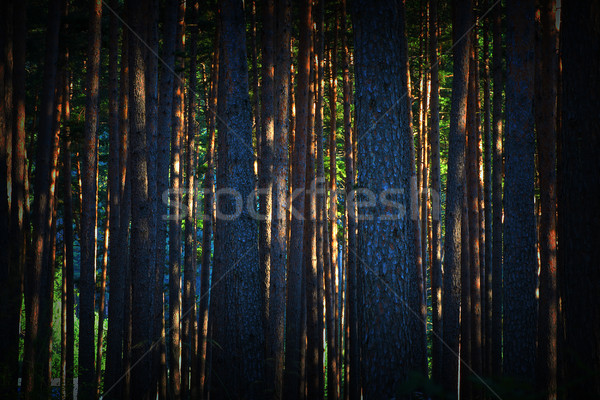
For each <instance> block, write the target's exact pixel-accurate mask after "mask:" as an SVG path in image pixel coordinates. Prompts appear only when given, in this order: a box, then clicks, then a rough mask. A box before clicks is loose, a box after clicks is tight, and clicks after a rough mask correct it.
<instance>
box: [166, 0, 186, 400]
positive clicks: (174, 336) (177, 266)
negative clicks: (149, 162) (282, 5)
mask: <svg viewBox="0 0 600 400" xmlns="http://www.w3.org/2000/svg"><path fill="white" fill-rule="evenodd" d="M184 18H185V2H179V10H178V14H177V39H176V42H175V52H176V53H179V54H177V56H178V58H177V59H176V61H175V65H176V67H177V68H178V69H180V70H183V68H184V59H183V57H182V55H181V53H182V52H183V51H184V49H185V22H184ZM173 90H174V92H173V114H172V121H173V122H172V123H173V125H172V131H171V188H170V190H171V191H172V193H171V195H170V196H169V198H170V204H171V208H170V215H169V330H170V343H169V371H170V372H171V373H170V376H169V379H170V396H171V397H173V398H174V399H175V400H177V399H179V397H180V396H181V372H180V369H179V358H180V357H181V347H180V326H179V325H180V321H181V210H180V207H181V193H180V189H181V173H182V171H181V162H182V160H181V140H182V137H183V129H184V121H183V120H184V82H182V81H181V79H176V80H175V84H174V88H173Z"/></svg>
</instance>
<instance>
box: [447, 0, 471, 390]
mask: <svg viewBox="0 0 600 400" xmlns="http://www.w3.org/2000/svg"><path fill="white" fill-rule="evenodd" d="M452 21H453V29H452V37H453V43H454V46H453V56H454V63H453V79H452V105H451V110H450V133H449V136H448V140H449V148H448V177H447V189H446V190H447V191H446V193H447V194H446V214H445V217H446V221H445V222H446V223H445V228H446V229H445V231H446V234H445V240H444V278H443V279H444V282H443V285H444V292H443V297H442V310H443V314H442V318H443V321H444V330H443V340H444V342H445V343H446V344H447V346H445V347H444V352H443V356H442V359H443V371H444V381H443V384H444V389H445V390H446V391H447V392H448V393H457V390H458V379H459V377H458V364H459V361H458V360H457V358H456V354H458V352H459V334H460V325H459V316H460V313H459V309H460V305H461V302H460V298H461V279H460V277H461V231H462V229H461V221H462V219H463V212H462V208H463V197H464V187H465V142H466V140H465V139H466V122H467V120H466V111H467V92H468V90H467V86H468V76H469V49H470V45H471V44H470V42H471V40H470V37H469V35H467V37H465V38H464V39H462V40H459V39H461V38H462V36H463V35H465V34H466V33H467V30H468V29H469V27H470V26H471V1H467V2H462V3H460V4H458V3H457V4H456V5H454V7H453V10H452ZM462 350H464V349H462Z"/></svg>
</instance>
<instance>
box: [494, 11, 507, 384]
mask: <svg viewBox="0 0 600 400" xmlns="http://www.w3.org/2000/svg"><path fill="white" fill-rule="evenodd" d="M502 14H503V11H502V5H501V4H498V5H496V7H495V9H494V11H493V14H492V19H493V26H492V31H493V41H494V43H493V48H492V52H493V59H492V74H493V81H494V97H493V99H492V107H493V110H492V114H493V115H492V119H493V121H492V124H493V125H492V142H493V144H492V152H493V156H492V164H493V169H492V375H493V376H499V375H500V374H501V373H502V325H503V324H502V303H503V300H502V297H503V293H502V269H503V268H502V264H503V260H502V253H503V245H502V224H503V212H502V210H503V208H502V207H503V204H502V177H503V176H504V159H503V150H502V147H503V146H502V121H503V113H502V103H503V100H502V92H503V91H504V72H503V66H502V59H503V54H502V52H503V49H502Z"/></svg>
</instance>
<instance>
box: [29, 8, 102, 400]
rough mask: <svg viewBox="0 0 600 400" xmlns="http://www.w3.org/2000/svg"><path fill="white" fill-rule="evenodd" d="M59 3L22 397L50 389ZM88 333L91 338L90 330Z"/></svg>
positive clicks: (42, 127)
mask: <svg viewBox="0 0 600 400" xmlns="http://www.w3.org/2000/svg"><path fill="white" fill-rule="evenodd" d="M60 7H61V2H60V0H56V1H52V2H51V3H50V8H49V11H48V30H47V34H46V50H45V56H44V78H43V86H42V92H41V99H40V108H39V112H40V115H39V132H38V136H37V154H36V162H35V165H36V173H35V183H34V185H35V186H34V187H35V196H34V199H33V210H32V211H33V216H32V225H33V230H32V232H33V234H32V247H31V251H30V254H29V261H28V268H27V269H28V271H27V279H26V282H25V284H26V286H25V287H26V289H25V293H26V297H25V300H26V304H25V309H26V313H27V320H26V332H25V349H24V355H23V384H22V385H21V390H22V391H23V392H24V394H25V398H26V399H27V398H31V397H34V396H39V397H44V396H47V395H48V393H49V390H50V385H49V384H50V383H49V382H47V379H46V377H45V376H44V371H46V370H47V367H46V368H44V364H45V363H47V362H48V346H49V344H48V341H49V340H50V338H49V335H48V332H47V329H45V324H44V318H43V316H42V314H44V311H45V309H46V307H47V302H48V298H47V296H46V293H45V292H42V290H43V283H44V282H47V280H48V274H49V268H48V267H49V265H48V262H47V258H46V257H44V256H47V255H48V254H49V245H50V243H49V240H48V238H49V234H50V233H49V230H50V226H51V223H52V209H51V207H52V200H50V197H51V175H50V172H51V163H52V155H53V140H52V138H53V124H54V115H55V110H54V101H55V98H54V91H55V88H56V72H57V61H58V37H59V27H60ZM17 90H18V89H17ZM17 106H18V105H17ZM23 122H25V121H23ZM19 123H21V121H17V124H19ZM17 129H19V128H17ZM42 325H44V326H42ZM92 326H93V320H92ZM91 334H92V336H91V337H92V342H93V331H92V332H91ZM92 357H93V346H92ZM92 376H93V371H92Z"/></svg>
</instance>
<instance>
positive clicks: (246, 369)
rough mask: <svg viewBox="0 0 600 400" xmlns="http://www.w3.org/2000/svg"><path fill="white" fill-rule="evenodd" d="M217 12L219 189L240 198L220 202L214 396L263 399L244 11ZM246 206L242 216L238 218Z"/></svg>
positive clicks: (229, 2)
mask: <svg viewBox="0 0 600 400" xmlns="http://www.w3.org/2000/svg"><path fill="white" fill-rule="evenodd" d="M219 7H220V11H221V15H220V24H221V28H222V31H221V39H222V40H221V54H220V67H219V74H220V77H219V82H220V84H219V100H218V102H219V115H220V116H222V118H219V121H218V128H219V129H218V130H219V136H218V151H219V153H218V154H219V156H218V157H219V161H218V165H217V188H218V189H222V188H228V189H233V190H234V191H235V192H236V193H238V195H237V196H238V197H237V198H236V197H235V196H234V195H232V194H231V193H232V192H231V191H228V192H227V191H226V192H222V194H221V195H220V196H219V197H218V198H217V209H216V211H217V221H216V229H215V256H214V268H213V274H214V275H213V282H219V284H218V285H215V284H213V288H212V290H211V311H210V315H211V316H213V318H211V319H212V321H213V325H212V327H213V328H212V329H213V340H214V341H215V342H216V343H218V344H219V346H214V347H213V348H212V372H211V373H212V382H211V397H212V396H215V398H222V397H224V396H225V394H226V393H229V395H230V396H232V397H236V398H239V397H244V398H248V399H258V398H261V397H262V390H261V389H262V388H261V386H262V385H263V383H259V382H261V381H263V377H264V373H263V372H264V369H263V365H264V364H263V362H264V347H263V346H264V336H263V334H264V331H263V328H262V318H261V292H260V276H259V275H260V274H259V260H258V230H257V226H256V223H255V222H254V221H253V220H252V219H251V215H250V211H249V210H248V209H247V208H246V207H244V204H240V203H242V201H247V199H248V197H249V196H250V195H251V193H252V192H253V189H254V179H255V176H254V173H253V168H252V164H253V159H254V156H253V153H252V150H251V149H252V110H251V107H250V98H249V94H248V64H247V58H246V40H245V30H244V27H245V22H244V9H243V6H242V3H239V2H236V1H233V0H222V1H220V2H219ZM225 77H226V78H225ZM239 196H241V199H240V198H239ZM251 204H252V203H251ZM240 206H241V208H242V210H241V213H240V212H237V211H238V207H240ZM235 214H237V215H238V217H237V218H235V219H234V218H232V215H235ZM242 271H243V272H242ZM232 327H236V328H235V329H232ZM231 360H235V362H233V363H232V362H231ZM225 378H226V379H225Z"/></svg>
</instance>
